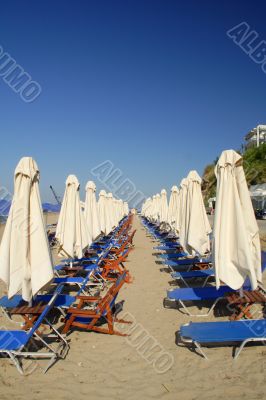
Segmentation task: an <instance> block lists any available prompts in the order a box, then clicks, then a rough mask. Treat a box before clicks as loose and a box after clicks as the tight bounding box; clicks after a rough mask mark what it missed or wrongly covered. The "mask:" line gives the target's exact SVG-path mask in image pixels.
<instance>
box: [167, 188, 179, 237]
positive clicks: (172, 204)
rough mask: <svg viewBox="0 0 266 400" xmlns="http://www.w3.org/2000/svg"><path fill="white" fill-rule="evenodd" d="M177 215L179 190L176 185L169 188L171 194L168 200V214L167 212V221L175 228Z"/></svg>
mask: <svg viewBox="0 0 266 400" xmlns="http://www.w3.org/2000/svg"><path fill="white" fill-rule="evenodd" d="M178 215H179V190H178V187H177V186H175V185H174V186H173V187H172V189H171V196H170V200H169V207H168V214H167V222H168V224H169V225H170V226H171V228H173V229H174V230H176V227H177V224H176V223H177V220H178V218H179V217H178Z"/></svg>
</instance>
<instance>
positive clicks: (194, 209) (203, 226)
mask: <svg viewBox="0 0 266 400" xmlns="http://www.w3.org/2000/svg"><path fill="white" fill-rule="evenodd" d="M187 182H188V185H187V207H186V217H185V218H186V234H185V244H184V245H185V248H186V250H187V251H188V252H189V253H190V254H193V251H194V252H196V253H197V254H199V255H202V256H203V255H204V254H206V253H208V252H210V233H211V227H210V223H209V220H208V217H207V213H206V209H205V206H204V201H203V197H202V192H201V177H200V176H199V174H198V173H197V171H190V173H189V174H188V176H187Z"/></svg>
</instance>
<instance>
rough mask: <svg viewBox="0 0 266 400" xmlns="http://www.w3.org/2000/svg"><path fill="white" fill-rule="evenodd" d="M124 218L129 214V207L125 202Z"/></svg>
mask: <svg viewBox="0 0 266 400" xmlns="http://www.w3.org/2000/svg"><path fill="white" fill-rule="evenodd" d="M123 204H124V216H126V215H128V214H129V207H128V203H127V202H126V201H124V203H123Z"/></svg>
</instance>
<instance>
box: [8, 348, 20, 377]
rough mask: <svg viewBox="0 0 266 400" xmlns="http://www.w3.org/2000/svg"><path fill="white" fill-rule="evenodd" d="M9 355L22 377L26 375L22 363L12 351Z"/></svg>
mask: <svg viewBox="0 0 266 400" xmlns="http://www.w3.org/2000/svg"><path fill="white" fill-rule="evenodd" d="M7 354H8V355H9V357H10V359H11V360H12V362H13V364H14V365H15V366H16V368H17V370H18V371H19V373H20V374H21V375H24V371H23V368H22V367H21V364H20V361H19V360H18V359H17V357H16V356H15V355H14V354H13V353H12V352H11V351H8V352H7Z"/></svg>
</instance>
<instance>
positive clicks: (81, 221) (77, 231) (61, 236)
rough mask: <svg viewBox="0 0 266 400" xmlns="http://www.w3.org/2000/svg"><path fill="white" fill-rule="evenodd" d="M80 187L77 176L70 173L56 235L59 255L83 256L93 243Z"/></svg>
mask: <svg viewBox="0 0 266 400" xmlns="http://www.w3.org/2000/svg"><path fill="white" fill-rule="evenodd" d="M79 189H80V185H79V181H78V179H77V177H76V176H75V175H69V176H68V178H67V180H66V189H65V194H64V198H63V202H62V207H61V211H60V215H59V219H58V224H57V229H56V235H55V236H56V238H57V240H58V242H59V255H60V256H62V257H65V256H67V257H70V258H74V257H78V258H81V257H82V255H83V250H84V249H86V247H88V246H89V245H90V244H91V243H92V238H91V236H90V233H89V230H88V228H87V224H86V221H85V216H84V212H83V211H82V210H81V204H80V194H79Z"/></svg>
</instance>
